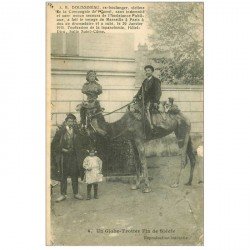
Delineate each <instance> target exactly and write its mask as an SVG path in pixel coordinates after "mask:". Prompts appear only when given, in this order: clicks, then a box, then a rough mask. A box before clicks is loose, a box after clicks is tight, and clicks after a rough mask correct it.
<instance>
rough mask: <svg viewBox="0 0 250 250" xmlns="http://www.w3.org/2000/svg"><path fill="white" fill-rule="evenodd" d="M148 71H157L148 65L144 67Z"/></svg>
mask: <svg viewBox="0 0 250 250" xmlns="http://www.w3.org/2000/svg"><path fill="white" fill-rule="evenodd" d="M146 69H151V70H152V71H153V72H154V71H155V69H154V67H153V66H152V65H146V66H145V67H144V70H146Z"/></svg>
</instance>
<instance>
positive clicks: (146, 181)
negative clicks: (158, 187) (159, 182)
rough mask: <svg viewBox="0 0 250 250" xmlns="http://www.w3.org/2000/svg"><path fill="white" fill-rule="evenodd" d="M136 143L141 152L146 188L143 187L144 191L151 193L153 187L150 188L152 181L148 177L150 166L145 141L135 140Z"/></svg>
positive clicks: (139, 152) (140, 157)
mask: <svg viewBox="0 0 250 250" xmlns="http://www.w3.org/2000/svg"><path fill="white" fill-rule="evenodd" d="M135 145H136V148H137V151H138V154H139V159H140V162H141V166H142V174H143V179H144V181H145V188H144V189H143V192H144V193H149V192H151V188H150V183H149V179H148V168H147V162H146V155H145V147H144V142H143V141H142V140H135Z"/></svg>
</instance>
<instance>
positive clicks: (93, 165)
mask: <svg viewBox="0 0 250 250" xmlns="http://www.w3.org/2000/svg"><path fill="white" fill-rule="evenodd" d="M83 168H85V169H86V172H85V181H86V183H87V184H92V183H96V182H101V181H102V176H103V175H102V174H101V172H102V160H101V159H100V158H99V157H97V156H87V157H86V158H85V159H84V161H83Z"/></svg>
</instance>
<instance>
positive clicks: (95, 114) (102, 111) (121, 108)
mask: <svg viewBox="0 0 250 250" xmlns="http://www.w3.org/2000/svg"><path fill="white" fill-rule="evenodd" d="M132 102H133V101H132ZM132 102H130V103H128V104H126V105H124V106H122V107H120V108H118V109H116V110H113V111H111V112H109V113H106V114H104V115H103V116H106V115H111V114H113V113H115V112H116V111H118V110H121V109H123V108H126V107H127V106H129V105H130V104H131V103H132ZM102 112H103V110H102V111H100V112H98V113H96V114H93V115H90V116H89V117H90V118H92V117H95V116H98V115H100V114H102Z"/></svg>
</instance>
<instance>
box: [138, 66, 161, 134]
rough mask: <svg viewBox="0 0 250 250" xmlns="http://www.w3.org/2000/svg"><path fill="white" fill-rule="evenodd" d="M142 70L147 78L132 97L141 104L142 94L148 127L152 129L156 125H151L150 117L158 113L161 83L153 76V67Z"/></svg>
mask: <svg viewBox="0 0 250 250" xmlns="http://www.w3.org/2000/svg"><path fill="white" fill-rule="evenodd" d="M144 70H145V73H146V77H147V78H146V79H145V80H144V81H143V82H142V85H141V88H140V89H139V91H138V92H137V94H136V95H135V97H134V101H135V102H140V103H141V104H142V102H143V94H144V108H145V109H146V115H147V118H148V121H149V123H150V127H151V129H153V128H154V126H155V125H156V124H153V120H152V115H153V114H156V113H159V112H158V106H159V102H160V98H161V94H162V91H161V81H160V79H158V78H157V77H155V76H154V75H153V72H154V67H153V66H151V65H146V66H145V67H144Z"/></svg>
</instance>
